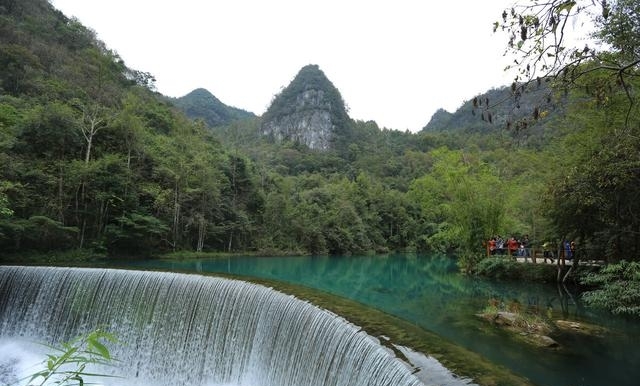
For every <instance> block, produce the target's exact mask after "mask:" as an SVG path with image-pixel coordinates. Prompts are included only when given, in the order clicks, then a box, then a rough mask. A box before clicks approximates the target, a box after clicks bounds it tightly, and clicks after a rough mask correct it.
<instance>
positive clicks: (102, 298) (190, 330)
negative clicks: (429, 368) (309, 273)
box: [0, 267, 422, 386]
mask: <svg viewBox="0 0 640 386" xmlns="http://www.w3.org/2000/svg"><path fill="white" fill-rule="evenodd" d="M98 326H106V329H107V330H108V331H110V332H112V333H114V334H115V335H116V336H117V337H118V339H119V340H120V341H121V342H122V343H123V344H118V345H113V346H111V347H110V350H111V353H112V355H113V357H115V358H117V359H118V360H119V362H118V366H117V370H116V371H117V373H116V375H119V376H121V377H123V378H119V379H118V380H117V381H116V382H115V384H118V385H140V384H153V385H253V386H257V385H274V386H276V385H277V386H286V385H297V386H302V385H327V386H328V385H350V386H355V385H363V386H364V385H372V386H375V385H399V386H401V385H407V386H409V385H416V386H417V385H422V383H421V382H420V381H419V380H418V379H417V378H416V377H415V376H413V375H412V374H411V369H410V368H408V367H407V366H406V365H405V364H404V363H403V362H401V361H400V360H398V359H397V358H396V357H395V356H393V354H392V353H391V352H390V351H389V350H388V349H385V348H384V347H382V346H381V345H380V344H379V343H378V342H376V341H375V340H374V339H373V338H371V337H370V336H368V335H367V334H366V333H364V332H363V331H361V330H360V329H359V328H358V327H356V326H354V325H352V324H350V323H349V322H347V321H345V320H344V319H342V318H340V317H338V316H336V315H334V314H331V313H330V312H327V311H325V310H322V309H319V308H317V307H315V306H313V305H311V304H309V303H306V302H304V301H302V300H299V299H297V298H295V297H293V296H289V295H285V294H282V293H280V292H277V291H275V290H272V289H269V288H266V287H263V286H260V285H256V284H251V283H247V282H243V281H237V280H229V279H222V278H214V277H204V276H198V275H186V274H176V273H162V272H142V271H120V270H109V269H81V268H50V267H0V338H1V339H14V338H17V337H22V338H23V339H24V338H25V337H26V338H28V339H31V340H33V341H39V342H47V343H54V342H60V341H65V340H68V339H69V338H72V337H74V336H76V335H78V334H80V333H84V332H87V331H90V330H92V329H95V328H96V327H98ZM1 349H2V348H1V347H0V350H1ZM2 354H3V353H2V352H1V351H0V357H1V356H2ZM5 354H6V353H5ZM105 384H107V383H106V382H105Z"/></svg>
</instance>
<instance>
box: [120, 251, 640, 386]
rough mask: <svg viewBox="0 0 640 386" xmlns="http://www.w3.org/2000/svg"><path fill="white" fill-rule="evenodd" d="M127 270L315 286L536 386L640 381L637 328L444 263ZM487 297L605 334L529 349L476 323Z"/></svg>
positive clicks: (199, 264) (189, 265)
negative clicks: (437, 338)
mask: <svg viewBox="0 0 640 386" xmlns="http://www.w3.org/2000/svg"><path fill="white" fill-rule="evenodd" d="M120 263H121V262H120ZM127 264H129V265H131V266H137V267H144V268H162V269H169V270H180V271H193V272H212V273H229V274H234V275H243V276H253V277H260V278H266V279H275V280H279V281H284V282H290V283H295V284H302V285H305V286H308V287H311V288H316V289H320V290H323V291H326V292H330V293H333V294H336V295H339V296H343V297H346V298H349V299H353V300H356V301H358V302H361V303H363V304H366V305H368V306H371V307H375V308H377V309H380V310H382V311H385V312H387V313H390V314H393V315H395V316H398V317H401V318H403V319H405V320H408V321H411V322H413V323H415V324H417V325H419V326H421V327H423V328H425V329H427V330H430V331H433V332H435V333H437V334H439V335H441V336H443V337H446V338H448V339H449V340H451V341H453V342H455V343H457V344H460V345H461V346H464V347H466V348H468V349H470V350H472V351H475V352H478V353H480V354H482V355H484V356H485V357H487V358H489V359H490V360H492V361H493V362H495V363H498V364H501V365H504V366H506V367H508V368H510V369H511V370H512V371H514V372H516V373H518V374H521V375H523V376H525V377H527V378H529V379H530V380H531V381H533V382H534V383H536V384H538V385H540V386H604V385H607V386H609V385H618V386H632V385H633V386H637V385H638V384H640V367H639V366H638V364H640V350H638V348H637V342H639V341H640V340H638V338H640V327H638V324H637V323H633V322H631V321H628V320H625V319H624V318H619V317H613V316H611V315H604V314H601V313H597V312H595V311H594V310H590V309H588V308H585V307H583V306H582V305H581V304H580V302H579V298H578V297H577V296H576V295H574V294H572V293H571V291H570V290H569V289H566V288H563V287H556V286H555V285H531V284H525V283H511V284H506V283H498V284H496V283H490V282H487V281H483V280H480V279H476V278H468V277H465V276H463V275H460V274H458V273H457V268H456V266H455V261H454V260H452V259H450V258H448V257H446V256H415V255H393V256H375V257H269V258H265V257H231V258H221V259H206V260H205V259H202V260H183V261H165V260H155V261H154V260H152V261H137V262H128V263H127ZM491 298H497V299H500V300H503V301H505V302H512V301H517V302H518V303H520V304H521V305H522V306H523V307H528V308H533V309H538V310H540V311H541V312H542V313H544V314H550V315H552V317H553V318H554V319H564V320H572V321H585V322H590V323H596V324H600V325H603V326H605V327H607V328H608V329H609V333H607V334H606V335H605V337H584V336H575V335H571V336H561V337H558V341H559V343H560V344H561V345H562V347H563V349H562V350H553V349H544V348H532V347H528V346H525V345H523V344H521V343H517V342H515V341H513V340H512V339H511V338H510V337H509V336H507V335H506V334H505V333H504V332H502V331H500V330H499V329H498V328H494V327H491V326H487V325H486V323H484V322H482V321H480V320H479V319H478V318H477V317H475V316H474V315H475V313H477V312H479V311H481V310H482V309H483V308H484V307H485V306H486V305H487V304H488V302H489V299H491Z"/></svg>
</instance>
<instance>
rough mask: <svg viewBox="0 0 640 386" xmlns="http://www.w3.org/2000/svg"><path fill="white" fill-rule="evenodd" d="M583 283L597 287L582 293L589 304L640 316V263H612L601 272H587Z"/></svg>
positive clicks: (616, 312) (613, 311) (617, 312)
mask: <svg viewBox="0 0 640 386" xmlns="http://www.w3.org/2000/svg"><path fill="white" fill-rule="evenodd" d="M581 283H582V284H585V285H589V286H595V287H596V289H594V290H591V291H587V292H585V293H583V294H582V298H583V299H584V301H585V302H586V303H587V304H588V305H590V306H593V307H599V308H604V309H606V310H608V311H610V312H612V313H614V314H625V315H632V316H636V317H640V263H638V262H627V261H621V262H620V263H617V264H610V265H608V266H606V267H603V268H602V269H601V270H600V271H599V272H591V273H589V274H587V275H586V276H584V277H583V278H582V280H581Z"/></svg>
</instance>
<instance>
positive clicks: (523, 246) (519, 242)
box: [487, 234, 576, 263]
mask: <svg viewBox="0 0 640 386" xmlns="http://www.w3.org/2000/svg"><path fill="white" fill-rule="evenodd" d="M487 251H488V253H489V255H492V256H493V255H507V254H508V255H509V256H513V257H518V256H520V257H524V258H525V261H526V260H527V258H528V257H531V256H533V253H532V245H531V240H529V235H527V234H525V235H523V236H522V237H521V238H517V237H516V236H511V237H509V238H507V239H506V240H505V239H503V238H502V237H501V236H500V235H496V236H493V237H491V239H489V241H488V242H487ZM542 251H543V257H544V261H545V262H546V261H547V259H550V260H551V262H552V263H553V262H554V261H555V258H556V257H559V258H562V259H568V260H571V259H573V257H574V256H575V254H576V243H575V242H574V241H569V240H566V239H565V240H564V241H563V242H562V244H561V246H560V248H558V247H557V245H555V244H552V243H550V242H548V241H546V242H544V243H543V244H542ZM556 251H557V252H556Z"/></svg>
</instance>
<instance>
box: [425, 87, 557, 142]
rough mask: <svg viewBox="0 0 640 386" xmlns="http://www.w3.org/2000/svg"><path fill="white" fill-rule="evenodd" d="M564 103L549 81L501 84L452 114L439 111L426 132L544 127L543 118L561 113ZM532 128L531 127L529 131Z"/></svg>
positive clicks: (464, 131) (514, 129) (483, 131)
mask: <svg viewBox="0 0 640 386" xmlns="http://www.w3.org/2000/svg"><path fill="white" fill-rule="evenodd" d="M561 108H562V102H561V101H558V100H557V98H555V97H554V96H553V95H552V92H551V89H550V88H549V87H548V85H547V84H546V83H545V82H539V83H538V82H532V83H531V84H529V85H526V86H518V87H515V88H513V89H512V88H511V87H501V88H498V89H491V90H489V91H487V92H486V93H484V94H482V95H479V96H477V97H475V98H473V99H471V100H468V101H466V102H465V103H463V105H462V106H461V107H460V108H459V109H458V110H456V111H455V112H453V113H451V112H448V111H446V110H444V109H439V110H437V111H436V112H435V113H434V114H433V116H432V117H431V120H430V121H429V123H428V124H427V125H426V126H425V127H424V128H423V129H422V132H423V133H425V132H443V131H447V132H451V133H461V132H462V133H473V132H476V133H477V132H480V133H485V132H495V131H497V130H505V129H507V130H512V131H518V130H521V129H523V127H522V126H523V125H526V126H527V129H531V128H532V127H537V126H540V123H542V122H543V120H541V119H540V118H544V117H546V116H549V115H550V114H557V113H558V111H559V110H561ZM529 131H531V130H529Z"/></svg>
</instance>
